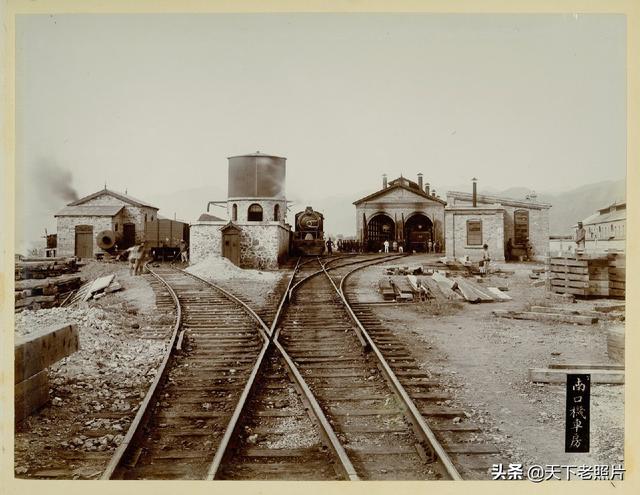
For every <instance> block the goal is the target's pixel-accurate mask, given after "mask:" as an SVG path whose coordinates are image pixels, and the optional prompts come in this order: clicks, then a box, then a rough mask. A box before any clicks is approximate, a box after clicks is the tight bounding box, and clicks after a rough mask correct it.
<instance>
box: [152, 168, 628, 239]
mask: <svg viewBox="0 0 640 495" xmlns="http://www.w3.org/2000/svg"><path fill="white" fill-rule="evenodd" d="M466 189H468V186H467V187H466V188H464V189H462V190H466ZM448 190H458V191H459V190H461V188H455V187H453V188H440V189H439V191H438V194H440V195H442V196H444V195H445V194H446V191H448ZM371 192H372V191H368V190H354V191H353V192H351V193H349V194H333V195H326V194H324V195H322V196H321V195H317V196H314V197H309V198H307V199H303V200H299V199H298V198H295V197H293V198H289V199H290V200H293V203H292V204H291V205H290V207H289V213H288V219H289V222H290V223H293V217H294V215H295V213H296V212H298V211H300V210H303V209H304V208H305V206H313V208H314V209H315V210H317V211H320V212H322V213H323V214H324V216H325V229H326V231H327V232H328V233H329V234H330V235H332V236H335V235H336V234H344V235H347V236H348V235H355V223H356V212H355V206H353V204H352V203H353V201H355V200H357V199H359V198H362V197H364V196H366V195H367V194H370V193H371ZM479 192H480V193H486V194H492V195H496V196H504V197H509V198H514V199H524V198H525V196H527V195H528V194H530V193H532V192H533V191H532V190H531V189H528V188H525V187H511V188H509V189H506V190H502V191H500V190H493V189H481V190H480V191H479ZM537 194H538V201H540V202H543V203H549V204H551V205H552V208H551V209H550V210H549V231H550V233H551V234H565V233H570V232H571V230H572V225H575V224H576V222H577V221H578V220H582V219H584V218H586V217H588V216H589V215H592V214H593V213H595V212H596V211H597V210H598V209H600V208H604V207H605V206H607V205H609V204H611V203H612V202H614V201H623V200H624V199H625V197H626V196H625V195H626V181H625V180H624V179H621V180H616V181H602V182H597V183H594V184H588V185H585V186H581V187H578V188H575V189H571V190H569V191H566V192H561V193H544V192H540V191H538V192H537ZM225 198H226V184H225V187H218V186H208V187H200V188H194V189H188V190H183V191H176V192H173V193H171V194H162V195H148V196H147V197H145V199H146V200H147V201H149V202H150V203H152V204H155V205H158V206H159V207H160V214H161V215H163V216H165V217H168V218H173V216H174V213H175V215H176V216H177V218H178V219H183V220H185V221H189V222H193V221H195V220H197V218H198V217H199V216H200V214H201V213H203V212H205V211H206V205H207V202H208V201H212V200H224V199H225ZM210 213H211V214H213V215H216V216H219V217H223V218H225V217H226V210H225V209H224V208H220V207H216V206H214V205H211V208H210Z"/></svg>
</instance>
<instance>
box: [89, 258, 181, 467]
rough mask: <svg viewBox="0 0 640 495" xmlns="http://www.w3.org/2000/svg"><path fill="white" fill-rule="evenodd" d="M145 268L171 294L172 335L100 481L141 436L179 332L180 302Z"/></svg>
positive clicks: (157, 276)
mask: <svg viewBox="0 0 640 495" xmlns="http://www.w3.org/2000/svg"><path fill="white" fill-rule="evenodd" d="M146 268H147V269H148V270H149V273H151V275H153V276H154V277H155V278H157V279H158V280H159V281H160V282H161V283H162V284H163V285H164V286H165V287H166V288H167V290H168V291H169V294H171V298H172V299H173V301H174V303H175V305H176V322H175V324H174V327H173V333H172V335H171V339H170V341H169V342H170V343H169V348H168V349H167V352H166V353H165V355H164V358H163V359H162V363H161V364H160V366H159V368H158V369H157V371H156V376H155V378H154V379H153V382H152V383H151V386H150V387H149V390H147V393H146V395H145V397H144V399H143V401H142V402H141V404H140V407H139V408H138V412H137V413H136V415H135V417H134V419H133V421H132V422H131V425H129V429H128V430H127V433H126V435H125V437H124V439H123V440H122V443H121V444H120V445H119V446H118V448H117V449H116V451H115V452H114V454H113V456H112V457H111V459H110V461H109V464H107V467H106V469H105V470H104V471H103V473H102V475H101V476H100V479H103V480H108V479H112V477H113V476H114V474H115V473H116V470H117V469H118V467H119V466H120V465H121V463H122V461H123V459H124V457H125V454H129V449H130V448H131V445H132V442H133V440H135V439H136V438H137V437H139V436H140V434H141V428H140V427H141V426H142V425H143V424H145V423H146V420H147V419H148V415H149V414H150V412H151V408H150V407H149V405H150V404H154V403H155V402H156V401H155V396H156V394H157V393H158V388H159V385H160V383H161V382H162V381H163V380H164V379H165V375H166V372H167V365H168V363H169V360H170V359H171V357H172V356H173V350H174V346H175V343H176V337H177V335H178V331H179V330H180V327H181V326H182V308H181V306H180V301H179V300H178V296H177V295H176V293H175V291H174V290H173V289H172V288H171V286H170V285H169V284H168V283H167V282H166V281H165V280H164V279H163V278H162V277H161V276H159V275H158V274H157V273H155V272H154V271H153V270H152V269H151V268H149V266H148V265H146Z"/></svg>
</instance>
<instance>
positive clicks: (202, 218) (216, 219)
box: [198, 213, 225, 222]
mask: <svg viewBox="0 0 640 495" xmlns="http://www.w3.org/2000/svg"><path fill="white" fill-rule="evenodd" d="M224 221H225V220H224V218H220V217H217V216H215V215H211V214H209V213H203V214H202V215H200V216H199V217H198V222H224Z"/></svg>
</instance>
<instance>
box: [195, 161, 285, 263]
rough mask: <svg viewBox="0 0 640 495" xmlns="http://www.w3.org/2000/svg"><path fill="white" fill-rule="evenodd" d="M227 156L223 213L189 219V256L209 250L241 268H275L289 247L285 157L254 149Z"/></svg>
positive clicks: (197, 257)
mask: <svg viewBox="0 0 640 495" xmlns="http://www.w3.org/2000/svg"><path fill="white" fill-rule="evenodd" d="M228 160H229V186H228V197H227V199H226V200H224V201H212V202H211V203H217V204H223V205H225V206H226V209H227V219H206V220H204V219H203V218H207V217H205V216H201V217H200V219H199V220H198V221H196V222H194V223H192V224H191V233H190V237H191V246H190V253H189V254H190V260H191V262H192V263H197V262H198V261H201V260H202V259H204V258H206V257H207V256H209V255H211V254H217V255H220V256H224V257H226V258H229V259H230V260H231V261H232V262H234V263H235V264H237V265H238V266H241V267H243V268H259V269H276V268H278V266H279V264H280V263H281V262H282V261H284V260H285V259H286V257H287V255H288V252H289V241H290V236H291V226H290V225H288V224H287V223H286V212H287V200H286V197H285V178H286V158H283V157H278V156H273V155H266V154H263V153H260V152H256V153H253V154H249V155H241V156H234V157H230V158H228Z"/></svg>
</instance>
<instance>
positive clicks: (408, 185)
mask: <svg viewBox="0 0 640 495" xmlns="http://www.w3.org/2000/svg"><path fill="white" fill-rule="evenodd" d="M395 189H405V190H406V191H410V192H412V193H414V194H416V195H418V196H421V197H423V198H424V199H428V200H430V201H435V202H437V203H441V204H443V205H446V204H447V202H446V201H445V200H443V199H442V198H438V197H436V196H433V195H430V194H427V193H426V192H424V191H423V190H422V189H420V186H418V184H417V183H415V182H413V181H412V180H409V179H406V178H404V177H398V178H397V179H394V180H392V181H390V182H389V185H388V186H387V187H384V188H382V189H380V190H379V191H376V192H374V193H372V194H369V195H368V196H365V197H364V198H360V199H358V200H357V201H354V202H353V204H354V205H356V206H357V205H359V204H360V203H364V202H365V201H371V200H372V199H375V198H377V197H379V196H384V195H385V194H387V193H389V192H390V191H393V190H395Z"/></svg>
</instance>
